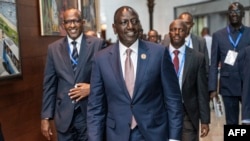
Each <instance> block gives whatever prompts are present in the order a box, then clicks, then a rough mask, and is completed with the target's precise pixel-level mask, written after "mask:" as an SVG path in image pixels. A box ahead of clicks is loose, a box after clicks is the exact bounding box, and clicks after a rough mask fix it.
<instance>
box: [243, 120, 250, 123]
mask: <svg viewBox="0 0 250 141" xmlns="http://www.w3.org/2000/svg"><path fill="white" fill-rule="evenodd" d="M242 123H250V119H243V120H242Z"/></svg>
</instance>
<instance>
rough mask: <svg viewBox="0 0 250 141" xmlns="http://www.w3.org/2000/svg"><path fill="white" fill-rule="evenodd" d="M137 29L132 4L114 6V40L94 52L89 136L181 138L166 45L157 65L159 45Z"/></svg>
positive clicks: (124, 140)
mask: <svg viewBox="0 0 250 141" xmlns="http://www.w3.org/2000/svg"><path fill="white" fill-rule="evenodd" d="M139 29H140V20H139V16H138V14H137V12H136V11H135V10H134V9H133V8H131V7H128V6H122V7H120V8H118V9H117V10H116V12H115V14H114V23H113V30H114V33H115V34H117V37H118V39H119V40H118V42H117V43H116V44H114V45H112V46H110V47H108V48H106V49H104V50H102V51H100V52H99V53H98V54H97V55H96V57H95V59H94V63H93V69H92V75H91V92H90V95H89V99H88V100H89V101H88V112H87V114H88V117H87V127H88V138H89V141H102V140H103V138H104V137H106V140H107V141H166V140H170V141H171V139H175V140H180V139H181V129H182V120H183V115H182V114H183V113H182V112H183V111H182V110H183V107H182V102H181V93H180V88H179V86H178V79H177V77H176V75H175V72H174V68H173V64H172V62H171V58H170V56H169V53H168V50H167V49H166V50H165V51H166V54H168V55H166V56H165V58H164V60H165V66H163V67H162V57H163V53H164V49H165V48H164V46H161V45H159V44H155V43H151V42H148V41H143V40H141V39H138V36H139ZM127 52H128V53H127ZM129 53H131V54H129ZM128 62H130V63H128ZM127 63H128V64H127ZM128 71H129V72H130V71H132V72H130V73H127V72H128ZM131 75H132V76H131ZM128 76H130V79H128ZM128 82H130V83H129V84H128Z"/></svg>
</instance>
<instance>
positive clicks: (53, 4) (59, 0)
mask: <svg viewBox="0 0 250 141" xmlns="http://www.w3.org/2000/svg"><path fill="white" fill-rule="evenodd" d="M78 4H79V0H39V6H40V8H39V9H40V25H41V35H42V36H65V35H66V32H65V30H64V29H63V25H62V21H63V12H64V11H65V10H66V9H68V8H72V7H73V8H78V7H79V5H78Z"/></svg>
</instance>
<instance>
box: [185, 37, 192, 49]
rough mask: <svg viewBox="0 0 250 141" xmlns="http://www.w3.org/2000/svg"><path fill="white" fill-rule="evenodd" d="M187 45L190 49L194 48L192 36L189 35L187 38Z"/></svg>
mask: <svg viewBox="0 0 250 141" xmlns="http://www.w3.org/2000/svg"><path fill="white" fill-rule="evenodd" d="M185 45H186V46H188V47H190V48H193V42H192V39H191V34H189V35H188V36H187V37H186V38H185Z"/></svg>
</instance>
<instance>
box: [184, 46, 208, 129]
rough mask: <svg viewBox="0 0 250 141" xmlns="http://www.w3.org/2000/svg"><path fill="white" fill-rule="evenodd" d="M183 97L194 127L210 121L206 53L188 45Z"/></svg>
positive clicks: (197, 127)
mask: <svg viewBox="0 0 250 141" xmlns="http://www.w3.org/2000/svg"><path fill="white" fill-rule="evenodd" d="M182 97H183V101H184V105H185V109H186V111H187V113H188V115H189V117H190V119H191V122H192V123H193V125H194V127H195V128H196V129H197V130H198V129H199V122H201V123H204V124H208V123H210V107H209V100H210V99H209V94H208V81H207V77H206V69H205V57H204V54H202V53H200V52H197V51H195V50H193V49H190V48H189V47H186V55H185V63H184V70H183V76H182Z"/></svg>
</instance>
